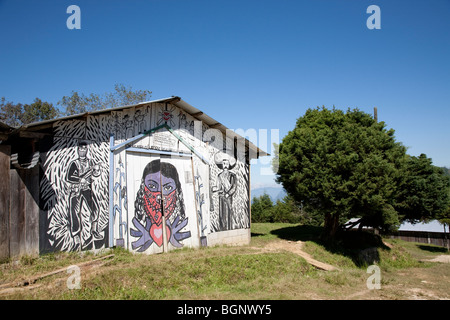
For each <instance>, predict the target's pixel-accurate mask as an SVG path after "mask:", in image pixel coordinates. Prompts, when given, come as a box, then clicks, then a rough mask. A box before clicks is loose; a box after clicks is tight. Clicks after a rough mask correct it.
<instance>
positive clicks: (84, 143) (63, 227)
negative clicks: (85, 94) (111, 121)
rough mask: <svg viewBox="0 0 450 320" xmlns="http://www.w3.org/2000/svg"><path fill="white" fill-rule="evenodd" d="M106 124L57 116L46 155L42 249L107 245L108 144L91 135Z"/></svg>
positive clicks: (72, 249) (81, 248)
mask: <svg viewBox="0 0 450 320" xmlns="http://www.w3.org/2000/svg"><path fill="white" fill-rule="evenodd" d="M104 125H105V123H104V122H103V121H102V120H100V119H95V120H94V119H92V120H90V121H76V120H75V121H58V122H57V123H56V124H55V125H54V133H55V136H54V137H53V141H51V144H50V147H49V150H48V151H47V153H46V154H44V155H41V158H42V159H41V160H43V162H42V163H43V165H42V167H43V177H42V178H41V182H40V193H41V195H40V197H41V200H40V202H41V208H43V210H44V211H43V212H44V215H41V218H40V219H42V220H43V221H42V224H43V225H44V226H45V228H44V230H41V231H40V234H41V236H40V238H41V239H45V241H42V240H41V242H42V243H41V245H40V247H41V251H54V250H62V251H74V250H88V249H95V248H100V247H103V246H104V245H105V241H106V240H107V230H108V220H109V219H108V199H107V197H105V195H107V194H108V171H109V165H108V158H107V155H108V146H107V145H106V143H101V142H97V141H94V140H92V139H91V138H92V137H93V136H97V137H98V136H99V135H98V131H101V130H102V129H101V127H102V126H104Z"/></svg>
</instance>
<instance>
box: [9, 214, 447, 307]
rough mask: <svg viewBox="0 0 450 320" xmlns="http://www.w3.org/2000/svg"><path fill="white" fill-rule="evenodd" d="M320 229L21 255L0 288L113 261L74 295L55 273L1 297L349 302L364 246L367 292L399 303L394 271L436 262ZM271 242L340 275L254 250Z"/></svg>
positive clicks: (361, 285) (255, 230) (361, 277)
mask: <svg viewBox="0 0 450 320" xmlns="http://www.w3.org/2000/svg"><path fill="white" fill-rule="evenodd" d="M320 231H321V229H320V228H316V227H311V226H303V225H299V224H287V223H273V224H271V223H254V224H252V229H251V232H252V240H251V245H250V246H241V247H231V246H215V247H206V248H200V249H189V248H183V249H181V250H174V251H171V252H169V253H167V254H156V255H145V254H135V253H132V252H130V251H128V250H125V249H123V248H115V249H112V250H109V251H107V252H105V253H101V254H99V255H94V254H92V253H88V254H80V253H54V254H48V255H43V256H40V257H24V258H22V259H20V260H18V261H9V262H6V263H5V264H2V265H0V276H1V278H0V279H1V280H0V282H2V283H6V282H10V281H12V280H16V279H19V278H21V277H29V276H31V275H34V274H36V273H42V272H48V271H51V270H56V269H59V268H63V267H67V266H69V265H73V264H78V263H81V262H84V261H88V260H92V259H95V258H97V257H99V256H101V255H103V254H105V255H106V254H111V253H113V254H114V257H113V258H110V259H107V260H103V261H102V264H101V266H99V267H95V268H94V267H93V268H83V269H82V271H81V274H80V276H81V289H80V290H69V289H68V288H67V286H66V280H67V278H68V277H69V275H67V274H65V273H61V274H58V275H56V276H52V277H49V278H48V279H46V280H42V281H41V280H40V282H39V283H40V284H42V286H41V287H39V288H36V289H33V290H25V291H19V292H17V293H15V294H13V295H10V296H8V298H11V299H83V300H84V299H89V300H94V299H127V300H128V299H155V300H159V299H186V300H192V299H243V300H245V299H316V298H317V299H340V298H345V297H347V296H352V295H353V294H355V292H356V293H357V295H355V296H354V297H356V298H357V297H359V295H358V294H360V292H367V287H366V280H367V278H368V274H367V272H366V270H365V268H364V265H362V264H360V265H358V264H357V263H355V261H357V260H356V259H357V253H358V252H359V251H360V250H364V249H365V248H367V247H369V248H372V247H374V248H376V252H377V254H378V256H379V262H377V264H378V265H379V266H380V268H381V269H382V287H383V289H384V291H381V290H380V291H379V292H371V293H370V294H371V295H372V296H374V297H377V295H378V297H383V296H382V294H385V293H386V292H388V296H389V297H394V298H398V299H400V298H402V297H404V292H405V290H403V289H402V290H400V291H399V292H398V293H397V291H398V290H397V291H396V290H394V289H392V290H391V289H389V288H390V287H393V286H396V285H399V284H400V283H401V281H398V280H396V279H397V278H398V275H399V274H400V273H403V274H405V275H404V276H405V277H407V276H408V274H409V273H410V272H411V270H415V272H416V273H417V272H418V271H417V270H427V269H428V270H432V268H435V269H436V268H437V267H435V266H436V264H431V263H430V264H429V265H433V267H431V268H422V267H423V266H428V265H426V264H423V263H420V262H418V259H417V258H418V257H420V258H425V257H429V256H430V255H436V254H438V253H437V252H434V251H433V250H427V249H424V248H423V247H421V246H417V244H411V243H406V242H403V241H399V240H390V239H389V240H388V239H385V242H387V243H389V244H390V247H387V246H384V245H382V244H380V242H379V240H380V239H378V238H371V237H370V235H365V234H364V235H361V234H346V236H345V237H341V238H340V239H338V241H336V243H334V244H329V243H328V244H325V243H322V242H321V241H320V240H319V235H320ZM278 239H285V240H292V241H298V240H301V241H303V242H304V246H303V250H304V251H305V252H308V253H309V254H310V255H311V256H312V257H313V258H314V259H316V260H319V261H321V262H325V263H328V264H331V265H334V266H336V267H338V268H339V269H340V270H338V271H331V272H326V271H321V270H318V269H315V268H314V267H312V266H311V265H309V264H308V263H307V262H306V261H305V260H304V259H303V258H302V257H300V256H298V255H296V254H294V253H291V252H288V251H282V252H279V253H277V252H270V253H266V252H264V251H263V250H261V251H259V250H255V248H254V247H255V246H256V247H258V246H261V247H263V246H264V245H265V244H267V243H268V242H270V241H274V240H278ZM421 245H422V244H421ZM411 267H415V268H411ZM445 267H447V266H443V267H442V268H445ZM403 270H405V271H403ZM433 270H434V269H433ZM430 272H431V271H430ZM447 273H448V271H447ZM427 280H428V281H429V282H434V283H437V281H438V280H435V279H434V278H430V279H428V278H427ZM419 283H420V281H419ZM436 285H437V284H436ZM439 285H441V284H440V283H439ZM411 286H413V288H416V287H417V286H418V284H417V282H413V280H411ZM443 288H445V282H444V283H443V284H442V289H441V288H440V290H442V292H445V291H444V289H443ZM388 290H391V291H388ZM394 293H395V294H394Z"/></svg>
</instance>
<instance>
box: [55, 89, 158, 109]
mask: <svg viewBox="0 0 450 320" xmlns="http://www.w3.org/2000/svg"><path fill="white" fill-rule="evenodd" d="M150 97H151V91H148V90H136V91H133V90H132V88H131V87H128V88H127V87H125V86H124V85H123V84H116V85H115V86H114V91H113V92H110V93H105V94H103V95H99V94H94V93H91V94H89V95H87V96H86V95H84V94H82V93H81V94H79V93H78V92H77V91H72V95H70V96H64V97H62V99H61V100H60V101H59V102H58V105H60V106H62V107H63V109H64V114H65V115H67V116H68V115H73V114H79V113H85V112H90V111H96V110H103V109H108V108H116V107H120V106H125V105H132V104H137V103H140V102H144V101H147V100H149V98H150Z"/></svg>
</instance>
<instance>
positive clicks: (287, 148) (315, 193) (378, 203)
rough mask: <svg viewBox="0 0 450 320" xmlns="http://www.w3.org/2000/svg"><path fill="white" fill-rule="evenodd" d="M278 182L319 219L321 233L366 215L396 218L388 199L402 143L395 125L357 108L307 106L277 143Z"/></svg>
mask: <svg viewBox="0 0 450 320" xmlns="http://www.w3.org/2000/svg"><path fill="white" fill-rule="evenodd" d="M275 156H277V159H276V160H275V161H278V171H277V173H276V176H277V182H278V183H281V184H282V185H283V187H284V189H285V190H286V191H287V192H288V194H290V195H291V196H292V197H293V198H294V199H295V200H296V201H297V202H301V203H302V204H303V205H304V208H305V210H306V211H307V212H314V213H318V214H320V215H321V216H322V217H323V221H324V224H323V225H324V235H323V236H324V238H325V239H331V238H333V237H334V236H335V234H336V232H337V230H338V229H339V227H340V225H341V224H342V223H343V222H345V221H348V219H350V218H354V217H358V218H361V217H365V218H366V220H367V222H368V223H370V224H371V225H372V226H375V227H379V228H383V229H390V228H396V227H397V226H398V225H399V224H400V220H399V217H398V215H397V212H396V211H395V209H394V207H393V205H394V203H395V201H394V200H395V196H396V186H397V185H398V181H399V179H400V178H401V173H400V169H401V168H402V167H403V164H404V162H405V161H406V148H405V147H404V146H403V145H402V144H401V143H398V142H396V141H395V138H394V130H392V129H391V130H387V129H386V127H385V124H384V122H376V121H375V120H374V119H373V118H372V117H371V115H369V114H367V113H364V112H362V111H359V110H358V109H354V110H350V109H349V110H348V111H347V112H346V113H344V112H343V111H340V110H337V109H335V108H333V109H332V110H329V109H326V108H324V107H323V108H316V109H309V110H307V111H306V113H305V115H304V116H303V117H300V118H299V119H298V120H297V123H296V126H295V128H294V129H293V130H292V131H290V132H289V133H288V134H287V136H286V137H285V138H284V139H283V140H282V143H281V144H280V145H279V151H278V155H275Z"/></svg>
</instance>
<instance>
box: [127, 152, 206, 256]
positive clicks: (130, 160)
mask: <svg viewBox="0 0 450 320" xmlns="http://www.w3.org/2000/svg"><path fill="white" fill-rule="evenodd" d="M134 150H136V149H134ZM126 158H127V173H126V175H127V189H128V212H127V213H128V214H127V216H128V219H127V220H128V222H127V225H128V229H129V232H128V235H129V236H128V248H129V249H131V250H133V251H137V252H145V253H148V254H153V253H161V252H167V251H170V250H173V249H177V248H181V247H184V246H188V247H197V246H199V241H200V239H199V232H198V222H197V215H196V203H195V193H194V184H193V174H192V172H193V170H192V165H193V162H192V158H191V156H190V155H186V156H179V155H175V154H156V153H152V152H146V151H145V150H143V151H142V152H139V151H127V154H126Z"/></svg>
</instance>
